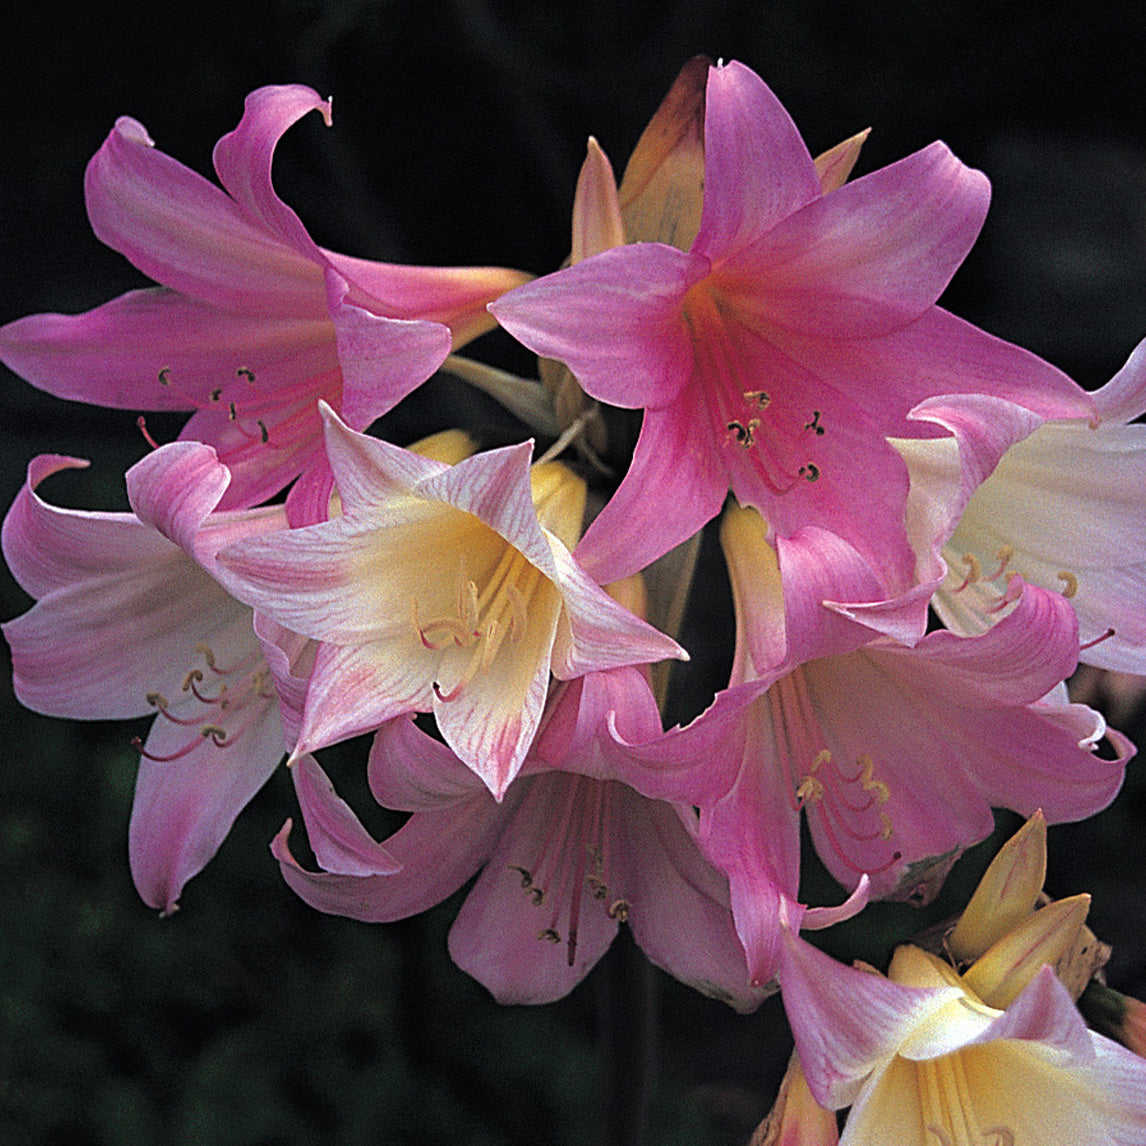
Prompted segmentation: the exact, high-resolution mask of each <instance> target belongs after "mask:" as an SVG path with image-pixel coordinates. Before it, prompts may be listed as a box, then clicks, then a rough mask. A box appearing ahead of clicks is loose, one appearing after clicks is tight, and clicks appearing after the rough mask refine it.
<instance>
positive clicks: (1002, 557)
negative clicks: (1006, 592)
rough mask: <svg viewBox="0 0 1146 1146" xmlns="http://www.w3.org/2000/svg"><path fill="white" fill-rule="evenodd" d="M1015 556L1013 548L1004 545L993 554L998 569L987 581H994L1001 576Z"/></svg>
mask: <svg viewBox="0 0 1146 1146" xmlns="http://www.w3.org/2000/svg"><path fill="white" fill-rule="evenodd" d="M1014 555H1015V547H1014V546H1013V545H1004V546H1003V547H1002V549H1000V550H999V552H998V553H996V554H995V560H996V561H998V562H999V568H998V569H996V570H995V572H994V573H992V574H991V576H990V577H988V578H987V580H988V581H994V580H995V578H996V577H1001V576H1002V575H1003V570H1004V569H1006V567H1007V566H1008V565H1010V563H1011V558H1012V557H1014Z"/></svg>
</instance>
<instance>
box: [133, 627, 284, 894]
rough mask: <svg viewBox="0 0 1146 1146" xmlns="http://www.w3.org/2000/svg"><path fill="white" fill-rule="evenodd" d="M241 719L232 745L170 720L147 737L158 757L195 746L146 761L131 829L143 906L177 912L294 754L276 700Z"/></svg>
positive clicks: (209, 715) (160, 721)
mask: <svg viewBox="0 0 1146 1146" xmlns="http://www.w3.org/2000/svg"><path fill="white" fill-rule="evenodd" d="M248 643H250V644H253V640H252V639H251V638H248ZM221 647H225V646H221ZM226 651H227V652H228V654H230V653H232V652H233V650H232V649H228V650H226ZM198 708H199V711H200V713H201V714H202V717H203V719H217V715H216V714H215V713H213V711H212V710H211V709H210V708H209V707H208V706H203V705H200V706H198ZM172 711H178V713H179V715H180V717H181V718H183V719H187V718H188V717H189V715H191V714H189V713H188V712H187V709H186V707H182V708H179V709H178V710H176V709H173V710H172ZM236 719H237V720H238V721H239V722H240V724H241V728H242V730H241V734H240V735H239V736H237V738H236V739H235V740H234V742H233V743H231V744H227V745H224V746H219V745H218V744H216V743H215V742H213V741H212V739H211V738H209V737H204V736H202V735H201V734H200V732H199V729H198V727H197V726H190V727H189V726H186V725H182V724H175V723H172V722H169V721H168V720H167V719H166V718H165V717H164V716H163V715H160V716H158V717H157V718H156V720H155V723H154V724H153V725H152V728H151V734H150V735H149V736H148V738H147V744H146V751H147V752H148V753H150V754H151V755H152V756H160V757H162V756H168V755H172V754H174V753H178V752H181V751H182V750H183V749H185V748H186V746H187V745H188V744H189V743H194V744H195V747H194V748H193V749H192V750H191V751H190V752H187V753H186V754H183V755H180V756H179V757H178V758H177V759H173V760H150V759H147V758H146V757H144V758H143V759H141V760H140V762H139V775H138V777H137V779H136V785H135V801H134V803H133V804H132V809H131V824H130V827H129V831H128V855H129V859H130V861H131V874H132V878H133V879H134V881H135V886H136V888H137V889H138V891H139V894H140V896H141V897H142V899H143V901H144V902H145V903H148V904H150V905H151V906H152V907H157V908H159V909H161V910H162V911H163V912H164V913H165V914H166V913H170V912H172V911H174V910H175V908H176V906H177V901H178V899H179V895H180V893H181V891H182V889H183V885H184V884H185V883H186V882H187V880H189V879H190V878H191V877H192V876H193V875H196V874H197V873H198V872H200V871H202V869H203V868H204V867H205V866H206V865H207V863H208V861H209V860H210V859H211V857H212V856H214V854H215V852H216V851H217V850H218V848H219V845H220V844H221V843H222V842H223V840H224V839H225V838H226V835H227V833H228V832H229V831H230V830H231V825H232V824H233V823H234V822H235V818H236V817H237V816H238V814H239V813H240V812H241V811H242V810H243V808H245V807H246V805H247V804H248V802H249V801H250V800H251V798H252V797H253V796H254V794H255V793H256V792H257V791H258V790H259V789H260V788H261V787H262V786H263V784H264V783H265V782H266V780H267V779H268V777H269V776H270V775H271V773H272V772H273V771H274V769H275V767H276V766H277V765H278V762H279V761H280V760H281V759H282V757H283V754H284V753H285V751H286V746H285V743H284V741H283V732H282V724H281V722H280V720H279V714H278V704H277V702H276V700H275V698H274V697H273V696H270V697H267V698H257V699H255V700H254V701H252V702H251V705H250V706H249V707H248V709H247V710H246V711H244V712H242V713H241V714H238V715H237V717H236Z"/></svg>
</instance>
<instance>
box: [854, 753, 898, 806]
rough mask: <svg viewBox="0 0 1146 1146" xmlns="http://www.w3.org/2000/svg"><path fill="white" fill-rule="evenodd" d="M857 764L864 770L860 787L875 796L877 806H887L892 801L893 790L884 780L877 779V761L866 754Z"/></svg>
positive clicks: (861, 774)
mask: <svg viewBox="0 0 1146 1146" xmlns="http://www.w3.org/2000/svg"><path fill="white" fill-rule="evenodd" d="M856 763H857V764H859V765H860V766H861V767H862V768H863V771H862V772H861V773H860V786H861V787H862V788H863V790H864V791H865V792H871V793H872V794H873V795H874V796H875V802H876V803H877V804H886V803H887V802H888V800H890V799H891V789H890V788H888V786H887V785H886V784H885V783H884V782H883V781H882V780H877V779H875V761H874V760H872V758H871V757H870V756H869V755H868V754H867V753H866V752H865V753H864V754H863V755H862V756H861V757H860V758H859V759H858V760H857V761H856Z"/></svg>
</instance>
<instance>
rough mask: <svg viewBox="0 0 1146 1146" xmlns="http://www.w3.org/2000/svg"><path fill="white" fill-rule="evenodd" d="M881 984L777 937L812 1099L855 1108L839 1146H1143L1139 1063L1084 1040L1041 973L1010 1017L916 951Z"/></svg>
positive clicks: (903, 954)
mask: <svg viewBox="0 0 1146 1146" xmlns="http://www.w3.org/2000/svg"><path fill="white" fill-rule="evenodd" d="M888 975H889V977H888V978H884V977H883V976H882V975H879V974H877V973H875V972H874V971H867V970H860V969H856V968H852V967H845V966H843V965H841V964H839V963H836V962H835V961H834V960H832V959H829V958H828V956H826V955H824V954H822V953H821V952H819V951H816V950H815V949H814V948H812V947H811V946H810V945H809V944H807V943H805V942H804V941H803V940H801V939H799V938H797V937H795V936H793V935H791V934H789V933H786V934H785V943H784V957H783V963H782V967H781V971H780V982H781V988H782V991H783V998H784V1005H785V1009H786V1010H787V1013H788V1019H789V1022H790V1023H791V1026H792V1032H793V1034H794V1036H795V1040H796V1047H797V1050H798V1052H799V1055H800V1061H801V1064H802V1065H803V1068H804V1071H805V1074H806V1077H807V1081H808V1086H809V1088H810V1090H811V1092H812V1094H813V1095H814V1097H815V1099H816V1101H817V1102H819V1103H820V1104H821V1105H822V1106H823V1107H825V1108H828V1109H838V1108H840V1107H843V1106H847V1105H851V1111H850V1112H849V1114H848V1118H847V1122H846V1123H845V1125H844V1129H843V1133H842V1134H841V1136H840V1146H884V1144H885V1143H891V1142H894V1143H896V1146H963V1144H964V1143H966V1144H968V1146H971V1144H974V1146H980V1144H984V1146H985V1144H991V1146H1012V1144H1013V1146H1019V1144H1021V1143H1024V1142H1048V1143H1050V1142H1053V1143H1060V1142H1069V1143H1071V1144H1072V1146H1074V1144H1076V1143H1077V1144H1078V1146H1137V1144H1138V1143H1140V1142H1142V1141H1144V1140H1146V1063H1144V1062H1143V1061H1142V1060H1141V1059H1140V1058H1138V1057H1137V1056H1136V1055H1134V1054H1132V1053H1131V1052H1130V1051H1128V1050H1126V1049H1125V1048H1123V1047H1120V1046H1118V1045H1117V1044H1116V1043H1112V1042H1110V1041H1109V1040H1108V1039H1105V1038H1103V1037H1102V1036H1101V1035H1097V1034H1093V1033H1092V1032H1090V1031H1088V1030H1087V1029H1086V1025H1085V1024H1084V1023H1083V1021H1082V1017H1081V1016H1080V1015H1079V1013H1078V1011H1077V1010H1076V1009H1075V1007H1074V1004H1073V1002H1072V1001H1071V998H1070V995H1069V994H1068V992H1067V990H1066V988H1065V987H1064V986H1063V985H1062V984H1061V983H1060V982H1059V981H1058V979H1056V978H1055V974H1054V972H1053V971H1052V970H1051V968H1050V967H1049V966H1043V967H1042V968H1041V970H1038V971H1037V973H1033V974H1032V975H1031V976H1030V977H1029V980H1028V982H1027V984H1026V986H1025V987H1024V988H1023V989H1022V990H1021V992H1019V993H1018V995H1017V996H1016V997H1015V998H1014V1000H1013V1001H1012V1002H1010V1003H1009V1004H1008V1005H1007V1006H1006V1007H1005V1009H1002V1008H999V1007H995V1006H991V1005H989V1004H988V1003H986V1002H985V1001H984V1000H983V999H982V998H981V997H980V996H979V995H978V994H977V992H976V991H975V990H974V988H973V987H972V986H971V985H970V984H969V983H968V982H967V981H966V980H965V979H963V978H961V977H960V976H959V975H958V974H956V972H955V971H954V970H953V969H952V968H951V967H950V966H949V965H948V964H946V963H944V962H943V961H942V960H941V959H939V958H938V957H936V956H934V955H931V954H930V953H928V952H925V951H922V950H920V949H918V948H915V947H900V948H899V949H898V950H897V951H896V953H895V955H894V957H893V959H892V962H891V967H890V969H889V971H888Z"/></svg>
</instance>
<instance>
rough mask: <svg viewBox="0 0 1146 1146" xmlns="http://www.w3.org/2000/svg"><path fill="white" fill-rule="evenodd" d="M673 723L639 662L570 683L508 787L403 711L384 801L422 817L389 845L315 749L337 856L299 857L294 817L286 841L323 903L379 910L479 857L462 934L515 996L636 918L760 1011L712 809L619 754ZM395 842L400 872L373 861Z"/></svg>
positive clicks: (456, 939)
mask: <svg viewBox="0 0 1146 1146" xmlns="http://www.w3.org/2000/svg"><path fill="white" fill-rule="evenodd" d="M659 728H660V720H659V717H658V715H657V710H656V704H655V702H654V701H653V698H652V695H651V693H650V691H649V688H648V686H647V684H646V683H645V681H644V679H643V677H642V675H641V673H640V671H639V670H637V669H634V668H620V669H611V670H606V671H603V672H599V673H590V674H588V675H587V676H585V677H581V678H578V679H577V680H573V681H569V682H563V683H562V684H560V685H558V686H557V688H556V689H555V691H554V693H553V696H552V699H551V701H550V704H549V708H548V713H547V719H546V723H545V726H544V728H543V730H542V732H541V733H540V734H539V735H538V738H537V740H536V741H535V743H534V746H533V749H532V751H531V753H530V755H529V757H528V758H527V760H526V764H525V767H524V769H523V771H522V773H521V775H519V776H518V778H517V779H516V780H515V781H514V782H513V783H512V784H511V785H510V787H509V789H508V791H507V792H506V794H505V798H504V799H503V800H502V801H501V802H500V803H499V802H497V801H495V800H494V798H493V797H492V796H491V795H490V793H489V791H488V790H487V789H486V788H485V786H484V785H483V784H482V783H481V782H480V780H478V778H477V777H476V776H475V775H474V774H473V772H472V771H471V770H470V769H469V768H466V767H465V766H464V765H463V764H462V763H461V761H459V760H458V759H457V757H456V756H455V755H454V754H453V753H452V752H451V751H450V750H449V749H448V748H447V747H446V746H445V745H443V744H441V743H439V742H438V741H436V740H433V739H432V738H430V737H429V736H427V735H426V734H425V733H423V732H421V731H420V730H419V729H418V728H417V727H416V726H415V725H414V723H413V720H412V719H411V718H410V717H408V716H406V717H398V718H396V719H395V720H393V721H391V722H389V723H388V724H386V725H384V726H383V727H382V728H381V729H380V730H379V732H378V733H377V735H376V737H375V742H374V748H373V751H372V753H371V758H370V783H371V788H372V791H373V793H374V795H375V797H376V798H377V799H378V801H379V802H380V803H382V804H384V805H386V806H388V807H392V808H398V809H402V810H406V811H409V812H412V813H413V814H412V815H411V817H410V819H409V820H408V821H407V822H406V824H405V825H403V827H402V828H400V829H399V830H398V831H397V832H396V833H394V835H392V836H390V837H389V838H388V839H386V840H385V841H384V842H383V844H382V845H378V844H376V843H375V842H374V841H373V839H372V838H371V837H370V836H369V835H368V834H367V833H366V831H365V829H364V828H363V827H362V826H361V824H360V823H359V822H358V821H357V819H356V817H354V815H353V813H352V812H351V811H350V809H349V808H348V807H347V806H346V805H345V804H343V803H342V801H341V800H339V799H338V797H337V796H335V794H334V792H333V789H332V788H331V786H330V785H329V783H328V782H327V781H326V779H325V777H324V776H323V775H322V773H321V772H320V771H319V769H318V765H317V764H316V763H314V761H313V758H311V757H303V758H302V759H300V760H298V761H296V762H295V763H294V764H293V765H292V773H293V775H294V779H295V787H296V790H297V792H298V794H299V801H300V804H301V806H302V810H303V817H304V820H305V823H306V828H307V833H308V836H309V839H310V842H311V845H312V847H313V849H314V851H315V854H316V857H317V858H318V861H319V863H320V865H321V867H322V868H323V869H324V870H321V871H317V872H311V871H306V870H304V869H303V868H302V867H301V866H300V865H299V864H298V862H297V861H296V860H295V859H294V858H293V856H292V855H291V853H290V850H289V845H288V833H289V830H290V828H289V823H288V825H287V827H285V828H284V830H283V831H282V832H280V834H279V836H278V837H277V838H276V840H275V842H274V845H273V851H274V854H275V856H276V857H277V858H278V860H279V863H280V865H281V867H282V871H283V875H284V877H285V878H286V880H287V882H288V883H289V884H290V885H291V887H293V888H294V889H295V891H296V892H298V894H299V895H300V896H301V897H302V898H303V899H305V900H306V901H307V902H308V903H310V904H311V905H312V906H314V907H316V908H318V909H319V910H322V911H327V912H332V913H335V914H340V915H349V916H351V917H352V918H355V919H363V920H367V921H371V922H384V921H389V920H394V919H401V918H404V917H405V916H407V915H411V914H414V913H415V912H418V911H422V910H425V909H426V908H428V907H431V906H433V905H434V904H436V903H438V902H440V901H441V900H443V899H445V898H446V897H447V896H448V895H450V894H452V893H453V892H454V891H456V890H457V889H458V888H459V887H461V886H462V884H464V883H465V882H466V881H467V880H468V879H470V878H471V877H472V876H474V875H475V874H477V873H479V872H480V874H478V878H477V881H476V883H475V884H474V885H473V888H472V889H471V891H470V892H469V894H468V896H467V898H466V900H465V902H464V903H463V905H462V907H461V910H460V912H459V913H458V917H457V920H456V921H455V923H454V925H453V928H452V930H451V932H450V939H449V945H450V953H451V955H452V956H453V958H454V960H455V962H457V964H458V965H459V966H460V967H461V968H462V969H463V970H465V971H467V972H468V973H469V974H471V975H473V976H474V977H475V978H476V979H478V980H479V981H480V982H482V983H483V984H484V985H485V986H486V987H487V988H488V989H489V990H490V991H491V992H492V993H493V995H494V996H495V998H497V999H498V1000H499V1001H500V1002H504V1003H541V1002H548V1001H550V1000H553V999H557V998H560V997H561V996H563V995H565V994H567V993H568V992H569V991H570V990H572V988H573V987H574V986H575V985H576V984H577V983H578V982H580V980H581V979H582V978H583V977H584V976H585V975H586V974H587V973H588V971H589V970H590V969H591V968H592V967H593V965H594V964H595V963H596V962H597V960H598V959H599V958H600V957H601V956H602V955H603V954H604V952H605V950H606V949H607V948H608V946H609V944H610V943H611V942H612V940H613V938H614V936H615V935H616V933H617V929H618V927H619V925H620V924H621V923H622V922H624V923H627V925H628V926H629V927H630V928H631V929H632V932H633V937H634V938H635V939H636V941H637V942H638V943H639V944H640V946H641V947H642V948H643V949H644V951H645V953H646V954H647V955H648V957H649V958H650V959H651V960H652V961H653V962H654V963H656V964H657V965H658V966H660V967H663V968H664V969H665V970H667V971H668V972H669V973H670V974H672V975H674V976H676V977H677V978H678V979H681V980H682V981H684V982H686V983H688V984H690V985H692V986H694V987H696V988H697V989H698V990H700V991H703V992H704V993H705V994H708V995H712V996H714V997H717V998H720V999H723V1000H724V1001H725V1002H728V1003H729V1004H731V1005H732V1006H734V1007H736V1008H737V1009H738V1010H751V1009H752V1008H753V1007H755V1006H756V1005H757V1003H759V1001H760V999H761V998H763V997H764V995H765V994H766V993H767V990H766V989H760V988H754V987H752V986H751V985H750V984H749V982H748V972H747V967H746V965H745V960H744V954H743V951H742V949H741V947H740V944H739V942H738V940H737V937H736V933H735V930H734V929H733V926H732V918H731V913H730V911H729V902H728V885H727V882H726V881H725V880H724V878H723V877H722V876H721V875H720V874H719V873H718V872H717V871H715V870H714V869H713V867H712V866H711V865H710V864H709V863H707V862H706V861H705V859H704V858H703V857H702V856H701V854H700V852H699V851H698V850H697V847H696V843H695V839H694V837H695V832H696V817H695V813H694V812H693V810H692V808H691V807H688V806H685V805H679V804H673V803H668V802H664V801H662V800H660V799H650V798H647V797H645V796H643V795H641V794H640V793H638V792H637V791H635V790H634V789H633V788H630V787H629V786H628V785H626V784H625V783H622V782H621V781H620V779H619V778H618V775H617V773H616V772H615V771H614V769H613V768H612V766H611V764H610V748H609V745H610V744H611V743H612V742H613V741H614V740H615V738H616V737H617V736H618V735H625V736H630V737H633V738H634V739H644V738H647V737H649V736H651V735H653V734H654V733H655V732H656V731H658V730H659ZM647 779H648V783H649V784H650V785H651V786H653V787H660V788H661V789H662V790H664V791H671V792H674V793H675V794H676V795H678V796H680V795H682V794H683V793H685V792H691V791H692V790H691V789H690V788H689V780H688V777H686V776H682V775H681V774H679V773H677V772H675V771H674V770H673V769H671V768H670V769H666V770H664V771H663V772H662V773H661V774H660V775H659V776H658V775H655V774H653V770H650V774H649V775H648V777H647ZM692 794H694V795H701V796H703V795H704V794H705V793H704V792H703V791H701V790H700V789H697V790H696V792H693V793H692ZM379 847H381V849H382V851H383V852H384V855H385V857H387V859H389V860H390V861H392V862H396V863H400V864H401V865H402V866H401V870H399V871H397V872H393V873H390V872H384V871H377V870H372V869H371V867H370V863H369V862H366V863H364V862H363V858H362V857H367V859H369V857H370V856H373V855H374V854H376V853H375V851H374V850H373V849H378V848H379ZM347 855H349V856H350V857H351V858H350V860H349V861H347V860H346V859H344V858H342V857H344V856H347Z"/></svg>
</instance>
